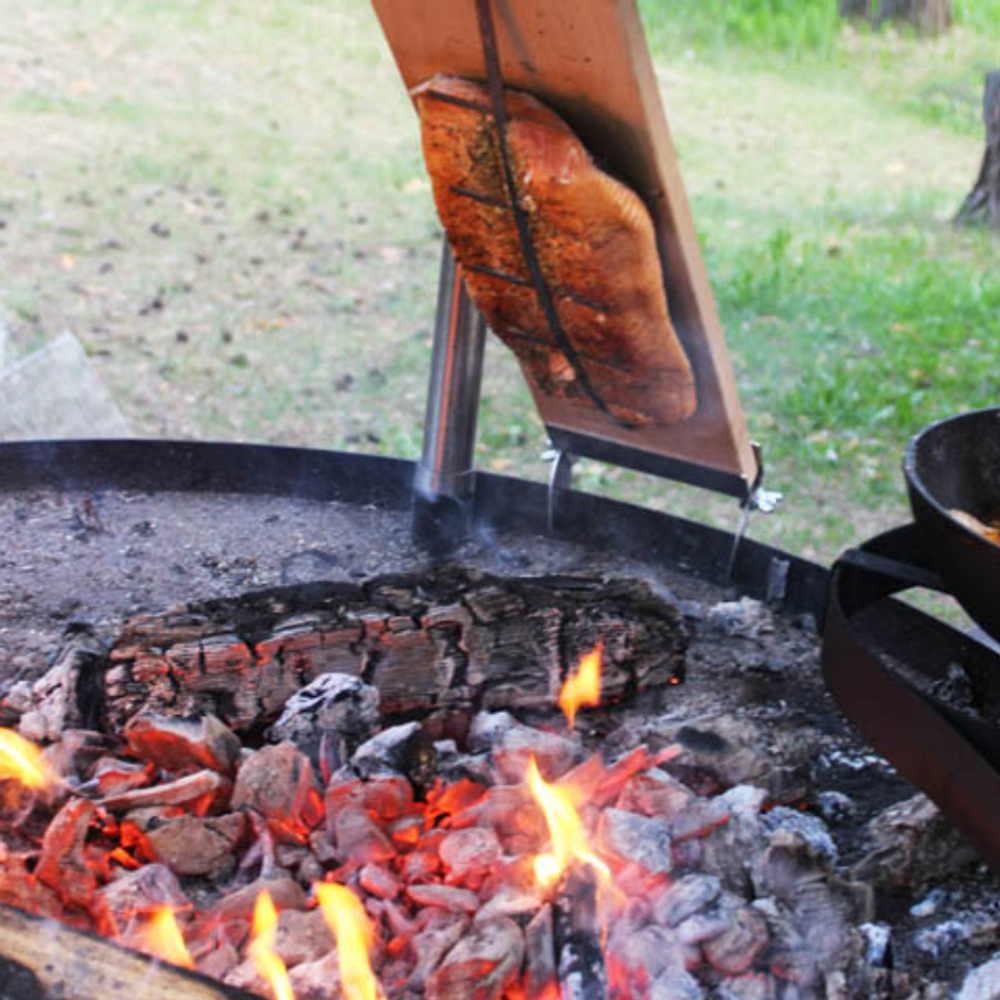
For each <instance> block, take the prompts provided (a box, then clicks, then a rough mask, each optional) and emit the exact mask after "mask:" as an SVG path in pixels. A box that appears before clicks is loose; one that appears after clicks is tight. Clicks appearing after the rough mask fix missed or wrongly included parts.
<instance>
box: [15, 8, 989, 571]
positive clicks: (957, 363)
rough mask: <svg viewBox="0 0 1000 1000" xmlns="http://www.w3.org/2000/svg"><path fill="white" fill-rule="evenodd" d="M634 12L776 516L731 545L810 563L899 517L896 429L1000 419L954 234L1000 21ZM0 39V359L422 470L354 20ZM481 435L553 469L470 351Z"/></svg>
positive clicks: (672, 498)
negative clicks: (884, 23) (405, 461)
mask: <svg viewBox="0 0 1000 1000" xmlns="http://www.w3.org/2000/svg"><path fill="white" fill-rule="evenodd" d="M640 7H641V10H642V14H643V16H644V18H645V20H646V23H647V25H648V28H649V35H650V43H651V48H652V51H653V54H654V58H655V61H656V63H657V69H658V70H659V72H660V76H661V80H662V82H663V89H664V95H665V103H666V108H667V112H668V116H669V119H670V124H671V128H672V132H673V134H674V137H675V141H676V143H677V147H678V150H679V155H680V161H681V168H682V172H683V175H684V178H685V182H686V184H687V187H688V191H689V194H690V198H691V202H692V208H693V212H694V217H695V220H696V223H697V226H698V230H699V234H700V236H701V239H702V241H703V246H704V250H705V254H706V259H707V264H708V270H709V275H710V279H711V282H712V287H713V289H714V291H715V295H716V297H717V300H718V303H719V309H720V313H721V316H722V320H723V325H724V328H725V330H726V332H727V340H728V343H729V347H730V353H731V355H732V358H733V362H734V365H735V367H736V369H737V373H738V380H739V386H740V393H741V397H742V400H743V403H744V408H745V411H746V414H747V419H748V422H749V425H750V430H751V433H752V436H753V437H755V438H756V439H759V440H760V441H761V442H762V444H763V446H764V452H765V460H766V463H767V466H768V470H769V471H768V479H769V483H770V484H771V485H773V486H774V487H776V488H780V489H782V490H783V491H784V492H785V494H786V496H787V503H786V507H785V510H784V512H783V513H781V514H779V515H776V516H775V517H774V518H770V519H766V520H765V519H757V520H755V522H754V525H753V529H752V530H753V532H754V533H755V534H757V535H758V536H759V537H762V538H765V539H767V540H769V541H772V542H775V543H777V544H780V545H782V546H785V547H787V548H788V549H790V550H792V551H796V552H802V553H805V554H808V555H813V556H817V557H819V558H824V559H828V558H831V557H832V556H833V555H835V554H836V552H837V551H838V550H840V549H842V548H843V547H844V546H845V545H847V544H852V543H853V542H856V541H857V540H858V538H859V537H862V536H863V535H865V534H869V533H871V532H872V531H874V530H877V529H879V528H881V527H883V526H885V524H886V523H888V522H890V521H893V520H899V519H901V518H902V517H904V516H905V510H904V502H905V501H904V496H903V489H902V481H901V476H900V474H899V471H898V470H899V461H900V457H901V454H902V448H903V447H904V445H905V442H906V440H907V438H908V437H909V435H910V434H911V433H912V432H913V431H914V430H916V429H917V428H918V427H920V426H921V425H923V424H925V423H927V422H928V421H930V420H933V419H936V418H937V417H939V416H943V415H946V414H948V413H951V412H956V411H958V410H962V409H967V408H971V407H974V406H983V405H989V404H991V403H995V402H997V400H998V397H1000V392H998V390H1000V376H998V375H997V373H998V372H1000V338H998V337H997V336H996V330H997V326H998V321H1000V278H998V269H997V267H996V256H997V251H998V247H997V243H996V241H995V240H994V239H993V238H992V237H990V236H989V235H988V234H984V233H981V232H968V231H954V230H953V229H952V228H951V226H950V225H949V223H948V219H949V217H950V216H951V214H953V213H954V211H955V209H957V207H958V205H959V203H960V202H961V199H962V197H963V196H964V194H965V192H966V191H967V190H968V188H969V186H970V185H971V183H972V181H973V179H974V177H975V173H976V170H977V168H978V163H979V157H980V156H981V152H982V123H981V119H980V114H981V112H980V102H981V93H982V75H983V73H984V72H986V71H987V70H989V69H990V68H994V67H995V66H996V63H997V58H998V52H997V47H996V37H997V36H996V25H997V24H1000V0H976V2H974V0H965V2H961V0H956V17H957V20H958V22H959V23H958V26H957V27H956V29H955V30H954V31H953V32H951V33H950V34H949V35H947V36H945V37H944V38H942V39H932V40H929V39H919V38H916V37H912V36H911V35H909V34H907V33H906V32H898V31H881V32H871V31H868V30H863V29H851V30H845V29H844V27H843V25H842V24H841V23H840V22H839V21H838V19H837V17H836V3H835V0H794V2H793V0H770V2H764V0H671V2H669V3H668V2H666V0H640ZM0 22H2V23H4V25H5V28H7V29H8V30H5V32H4V33H3V36H2V37H0V59H2V60H3V63H4V66H5V67H7V73H8V76H7V77H6V78H5V79H7V80H9V81H10V86H9V87H8V88H6V89H5V90H4V91H3V93H2V94H0V134H3V135H4V136H5V137H7V140H8V141H7V144H6V146H5V153H4V156H3V157H0V186H2V190H3V196H2V200H0V220H2V221H3V224H4V225H3V226H2V227H0V274H2V275H3V278H2V279H0V303H2V304H5V305H6V306H7V307H8V308H9V310H10V311H11V312H12V313H13V316H14V330H13V336H12V338H11V341H12V342H11V345H10V347H11V352H12V353H14V354H15V355H16V354H17V353H25V352H27V351H29V350H31V349H34V348H36V347H38V346H39V345H40V344H43V343H45V342H47V340H49V339H51V337H52V336H54V335H55V334H57V333H58V332H61V331H62V330H64V329H71V330H73V331H74V332H75V333H77V335H78V336H80V338H81V339H82V341H83V342H84V345H85V347H86V348H87V350H88V352H89V353H90V354H91V356H92V358H93V361H94V363H95V365H97V366H98V369H99V372H100V374H101V376H102V378H103V379H104V380H105V381H106V382H107V384H108V385H109V386H110V387H111V389H112V391H113V392H114V394H115V396H116V398H117V399H118V400H119V402H120V405H121V406H122V408H123V410H124V411H125V413H126V415H127V417H128V418H129V419H130V420H131V421H132V424H133V426H134V427H135V429H136V431H137V432H139V433H143V434H150V435H165V436H172V437H175V436H195V437H202V438H225V439H240V440H260V441H273V442H280V443H288V444H300V443H301V444H309V445H319V446H326V447H348V448H351V449H354V450H361V451H375V452H381V453H384V454H397V455H404V456H406V457H411V458H412V457H415V456H416V455H417V454H418V453H419V449H420V440H421V421H422V418H423V396H424V391H425V385H426V376H427V364H428V359H429V346H430V325H431V318H432V313H433V309H434V299H435V289H436V269H437V255H438V245H439V244H438V240H439V227H438V224H437V220H436V217H435V215H434V213H433V208H432V205H431V201H430V195H429V188H428V184H427V181H426V178H425V176H424V172H423V166H422V163H421V159H420V151H419V141H418V135H417V128H416V123H415V120H414V116H413V113H412V109H411V108H410V106H409V103H408V101H407V99H406V96H405V94H404V93H403V88H402V87H401V85H400V82H399V79H398V76H397V74H396V70H395V67H394V65H393V63H392V60H391V56H390V55H389V54H388V52H387V51H386V49H385V46H384V44H383V43H382V42H381V39H380V36H379V33H378V27H377V24H376V22H375V19H374V16H373V14H372V11H371V9H370V7H369V5H368V4H366V3H358V2H357V0H261V2H260V3H259V4H255V5H246V4H240V3H237V2H235V0H223V2H215V0H182V2H179V3H176V4H166V3H162V2H159V0H93V2H92V3H88V4H80V3H78V2H77V0H51V2H50V3H48V4H46V5H43V6H42V7H38V8H37V9H36V8H32V7H31V6H30V5H25V4H19V3H17V2H16V0H0ZM163 225H166V226H167V227H168V228H169V236H162V235H157V234H156V231H155V230H154V227H156V226H159V227H162V226H163ZM160 231H161V232H162V228H161V230H160ZM153 301H159V303H160V304H159V306H158V307H156V308H153V307H151V306H150V303H151V302H153ZM479 427H480V430H479V438H478V460H479V463H480V465H481V466H482V467H485V468H489V469H493V470H496V471H505V472H510V471H515V472H517V473H518V474H521V475H528V476H533V477H538V478H541V477H543V476H545V475H546V473H547V469H546V467H545V466H544V463H543V462H542V461H541V459H540V454H541V452H542V450H543V447H544V440H543V434H542V428H541V426H540V423H539V420H538V417H537V414H536V412H535V409H534V406H533V404H532V401H531V399H530V396H529V394H528V392H527V389H526V387H525V384H524V382H523V380H522V379H521V378H520V375H519V372H518V369H517V366H516V364H515V363H514V361H513V360H512V358H511V357H510V356H509V355H508V354H507V353H506V351H505V350H504V349H503V348H502V347H501V346H500V345H499V344H498V343H496V342H491V343H490V344H489V347H488V351H487V369H486V379H485V384H484V388H483V405H482V410H481V414H480V422H479ZM578 481H579V482H580V483H581V484H582V485H583V486H584V487H585V488H588V489H594V490H597V491H603V492H607V493H610V494H612V495H614V496H617V497H621V498H624V499H628V500H632V501H635V502H639V503H643V504H647V505H649V506H653V507H658V508H667V509H670V510H673V511H678V512H680V513H686V514H689V515H694V516H697V517H701V518H705V519H708V520H712V521H715V522H716V523H719V524H722V525H723V526H725V527H733V526H734V525H735V522H736V517H737V512H736V510H735V506H734V504H733V502H732V501H729V500H717V499H714V498H706V497H704V496H703V495H700V494H697V493H696V492H694V491H690V490H685V489H683V488H680V487H676V486H674V485H672V484H665V483H661V482H656V481H653V480H649V479H646V478H644V477H641V476H637V475H634V474H631V473H626V472H623V471H622V470H619V469H614V468H609V467H606V466H600V465H596V464H594V463H581V465H580V468H579V473H578Z"/></svg>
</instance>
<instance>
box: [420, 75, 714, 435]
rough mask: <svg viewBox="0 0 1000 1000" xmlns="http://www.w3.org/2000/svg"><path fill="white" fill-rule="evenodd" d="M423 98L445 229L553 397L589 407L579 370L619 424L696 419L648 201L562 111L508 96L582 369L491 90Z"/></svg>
mask: <svg viewBox="0 0 1000 1000" xmlns="http://www.w3.org/2000/svg"><path fill="white" fill-rule="evenodd" d="M412 96H413V99H414V101H415V103H416V107H417V112H418V114H419V116H420V122H421V131H422V138H423V150H424V159H425V161H426V164H427V171H428V173H429V174H430V178H431V185H432V187H433V191H434V200H435V203H436V205H437V210H438V215H439V216H440V218H441V224H442V225H443V226H444V229H445V232H446V233H447V236H448V240H449V242H450V243H451V246H452V249H453V250H454V252H455V257H456V259H457V260H458V262H459V263H460V264H461V266H462V269H463V274H464V277H465V281H466V284H467V286H468V288H469V292H470V294H471V296H472V298H473V300H474V301H475V303H476V306H477V308H478V309H479V311H480V312H481V313H482V314H483V316H484V318H485V319H486V322H487V323H488V324H489V326H490V328H491V329H492V330H493V331H494V333H496V334H497V335H498V336H499V337H500V338H501V340H503V342H504V343H505V344H506V345H507V346H508V347H509V348H510V349H511V350H512V351H513V352H514V353H515V354H516V355H517V358H518V360H519V361H520V363H521V366H522V368H523V370H524V372H525V374H526V376H527V377H528V379H529V381H530V382H533V383H534V384H535V386H536V387H537V389H538V390H540V391H541V392H542V393H543V394H545V395H550V396H558V397H562V398H566V399H572V400H577V399H578V400H580V401H581V402H582V403H587V404H588V405H592V403H591V402H590V400H589V398H588V394H587V393H586V391H585V388H584V387H583V386H582V384H581V372H580V370H579V369H580V368H582V369H583V377H584V378H585V379H586V380H587V381H588V382H589V384H590V386H591V387H592V389H593V391H594V392H595V393H596V394H597V396H598V397H599V398H600V399H601V400H602V401H603V403H604V405H605V406H606V408H607V410H608V411H609V413H610V414H611V415H612V416H613V417H614V418H615V419H616V420H618V421H620V422H622V423H625V424H628V425H631V426H646V425H649V424H660V425H666V424H675V423H679V422H680V421H682V420H685V419H687V418H688V417H690V416H691V414H692V413H693V412H694V410H695V407H696V405H697V398H696V393H695V384H694V377H693V375H692V372H691V366H690V364H689V363H688V359H687V356H686V355H685V353H684V348H683V347H682V346H681V343H680V341H679V340H678V338H677V334H676V332H675V331H674V328H673V326H672V324H671V322H670V317H669V314H668V312H667V300H666V294H665V292H664V288H663V275H662V271H661V268H660V259H659V255H658V253H657V248H656V235H655V231H654V228H653V222H652V219H651V218H650V216H649V212H648V211H647V210H646V207H645V205H644V204H643V203H642V200H641V199H640V198H639V197H638V195H636V194H635V192H633V191H632V190H631V189H630V188H628V187H627V186H626V185H624V184H622V183H620V182H619V181H617V180H615V179H614V178H612V177H610V176H609V175H608V174H606V173H604V172H603V171H601V170H600V169H598V168H597V167H596V166H595V165H594V162H593V160H592V159H591V157H590V154H589V153H588V152H587V150H586V149H585V148H584V146H583V144H582V143H581V142H580V140H579V139H578V138H577V137H576V135H575V134H574V133H573V132H572V131H571V129H570V128H569V126H567V125H566V123H565V122H564V121H563V120H562V119H561V118H560V117H559V116H558V115H557V114H556V113H555V112H554V111H552V110H551V109H550V108H548V107H547V106H546V105H544V104H543V103H542V102H541V101H539V100H538V99H537V98H535V97H532V96H531V95H530V94H527V93H525V92H523V91H518V90H513V89H507V90H505V97H506V107H507V115H508V127H507V143H508V149H509V151H510V158H511V165H512V169H513V172H514V176H515V183H516V187H517V191H518V194H519V199H520V204H521V207H522V209H523V210H524V213H525V215H526V217H527V221H528V226H529V228H530V231H531V236H532V241H533V243H534V246H535V250H536V254H537V257H538V260H539V264H540V266H541V270H542V274H543V275H544V278H545V282H546V284H547V286H548V288H549V291H550V292H551V294H552V298H553V301H554V306H555V309H556V312H557V314H558V317H559V321H560V325H561V326H562V329H563V332H564V333H565V336H566V339H567V340H568V341H569V342H570V344H571V345H572V348H573V350H574V351H575V353H576V355H577V357H576V359H575V360H576V364H575V365H574V363H573V362H572V361H571V360H570V359H569V358H567V356H566V354H565V353H564V352H563V351H562V350H561V349H560V345H559V344H558V343H557V340H556V337H555V335H554V334H553V331H552V330H551V329H550V325H549V323H548V321H547V319H546V315H545V312H544V310H543V309H542V307H541V306H540V305H539V302H538V298H537V295H536V292H535V289H534V286H533V285H532V283H531V277H530V274H529V271H528V265H527V262H526V260H525V255H524V252H523V249H522V247H521V242H520V239H519V237H518V231H517V226H516V223H515V219H514V214H513V211H512V210H511V208H510V199H509V197H508V194H507V188H506V184H505V182H504V177H503V168H502V162H501V159H500V147H499V142H498V140H497V135H496V129H495V127H494V124H493V118H492V116H491V114H490V96H489V92H488V91H487V89H486V87H485V86H484V85H482V84H479V83H474V82H472V81H469V80H464V79H459V78H456V77H447V76H435V77H433V78H432V79H431V80H429V81H427V82H426V83H424V84H421V85H420V86H419V87H417V88H415V89H414V90H413V91H412Z"/></svg>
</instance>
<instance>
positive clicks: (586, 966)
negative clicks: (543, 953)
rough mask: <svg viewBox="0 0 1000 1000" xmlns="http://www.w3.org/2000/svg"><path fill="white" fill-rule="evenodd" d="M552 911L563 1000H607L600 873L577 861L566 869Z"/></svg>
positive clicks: (560, 989)
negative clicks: (599, 892) (598, 876)
mask: <svg viewBox="0 0 1000 1000" xmlns="http://www.w3.org/2000/svg"><path fill="white" fill-rule="evenodd" d="M553 909H554V918H555V919H554V925H555V941H556V951H557V954H558V956H559V958H558V976H559V993H560V996H561V997H562V1000H607V995H608V970H607V967H606V965H605V962H604V948H603V945H602V943H601V937H602V935H601V918H600V913H599V909H600V903H599V900H598V885H597V873H596V872H595V871H594V869H593V868H592V867H591V866H590V865H588V864H584V863H583V862H579V861H577V862H574V863H572V864H571V865H570V866H569V867H568V868H567V869H566V871H565V873H564V874H563V877H562V882H561V883H560V885H559V891H558V893H557V894H556V899H555V902H554V907H553Z"/></svg>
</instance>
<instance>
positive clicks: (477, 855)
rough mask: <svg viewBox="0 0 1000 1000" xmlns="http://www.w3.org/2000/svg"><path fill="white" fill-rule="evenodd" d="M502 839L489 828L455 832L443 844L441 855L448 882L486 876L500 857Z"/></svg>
mask: <svg viewBox="0 0 1000 1000" xmlns="http://www.w3.org/2000/svg"><path fill="white" fill-rule="evenodd" d="M500 851H501V848H500V840H499V838H498V837H497V835H496V834H495V833H494V832H493V831H492V830H491V829H489V828H488V827H479V826H473V827H469V829H467V830H454V831H453V832H452V833H449V834H448V835H447V836H446V837H445V838H444V840H442V841H441V847H440V848H439V853H440V855H441V860H442V861H443V862H444V866H445V871H446V872H447V879H448V881H449V882H462V881H464V880H465V879H466V878H468V877H469V876H470V875H483V874H485V871H486V869H488V868H489V867H490V865H491V864H493V862H494V861H496V860H497V858H499V857H500Z"/></svg>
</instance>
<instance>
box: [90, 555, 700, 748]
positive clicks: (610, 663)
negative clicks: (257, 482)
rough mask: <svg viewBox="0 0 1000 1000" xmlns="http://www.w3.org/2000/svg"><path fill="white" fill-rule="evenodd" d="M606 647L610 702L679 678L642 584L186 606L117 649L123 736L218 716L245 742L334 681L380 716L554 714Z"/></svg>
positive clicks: (435, 582)
mask: <svg viewBox="0 0 1000 1000" xmlns="http://www.w3.org/2000/svg"><path fill="white" fill-rule="evenodd" d="M599 637H603V639H604V646H605V657H604V674H603V687H602V697H603V699H604V701H606V702H607V701H616V700H621V699H623V698H625V697H626V696H629V695H631V694H633V693H634V692H636V691H639V690H644V689H648V688H656V687H663V686H665V685H667V684H670V683H676V682H677V681H678V680H680V679H682V678H683V673H684V657H685V652H686V648H687V635H686V632H685V628H684V624H683V620H682V617H681V615H680V613H679V612H678V611H677V609H676V608H675V607H673V606H672V605H671V604H669V603H667V602H666V601H664V600H662V599H660V598H659V597H657V596H656V595H654V594H653V593H652V591H651V590H650V589H649V587H648V586H647V585H646V584H645V583H643V582H641V581H637V580H624V581H621V580H619V581H614V582H612V583H606V582H603V581H601V580H599V579H595V578H593V577H568V576H567V577H538V578H503V579H501V578H493V577H489V576H485V575H480V574H473V573H470V572H466V571H462V570H457V569H452V570H446V571H439V572H438V573H436V574H433V575H429V576H423V577H417V576H392V577H380V578H375V579H371V580H369V581H367V582H364V583H362V584H360V585H357V586H355V585H350V584H328V585H311V586H308V587H299V588H282V589H280V590H274V591H268V592H262V593H257V594H252V595H248V596H246V597H243V598H238V599H233V600H224V601H213V602H208V603H201V604H189V605H186V606H184V607H182V608H180V609H177V610H175V611H172V612H169V613H167V614H163V615H155V616H146V617H142V618H137V619H134V620H133V621H131V622H129V623H128V624H127V625H126V626H125V628H124V629H123V631H122V632H121V634H120V635H119V636H118V637H117V639H116V640H115V641H114V643H113V644H112V648H111V662H112V667H111V669H110V670H109V671H108V672H107V674H106V675H104V676H105V677H106V681H107V690H106V698H107V706H108V716H109V721H110V724H111V727H112V729H114V730H121V729H122V728H124V726H125V725H126V724H127V723H128V721H129V720H130V719H131V718H133V717H134V716H136V715H137V714H139V713H160V714H166V715H204V714H212V715H215V716H218V717H219V718H220V719H222V720H223V721H224V722H226V723H227V724H228V725H230V726H231V727H233V728H235V729H238V730H247V729H251V728H254V727H259V726H261V725H265V724H269V723H272V722H274V721H275V719H276V717H277V715H278V713H279V712H280V711H281V710H282V708H283V707H284V705H285V703H286V702H287V700H288V699H289V698H290V697H291V696H292V695H293V694H295V693H296V692H297V691H298V690H300V689H301V688H302V687H303V685H305V684H307V683H308V682H309V681H311V680H313V679H314V678H315V677H317V676H319V675H320V674H324V673H328V672H331V671H337V672H340V673H344V674H350V675H353V676H357V677H360V678H362V679H363V680H365V681H366V682H367V683H369V684H372V685H374V686H376V687H377V688H378V691H379V695H380V699H381V704H380V709H381V712H382V714H383V716H388V717H390V718H391V717H392V716H394V715H395V716H407V715H408V716H413V715H415V714H417V715H419V714H423V715H426V714H429V713H430V712H432V711H435V710H438V709H443V710H445V711H447V710H449V709H454V708H462V709H464V708H470V707H471V708H487V709H493V708H522V709H523V708H548V707H550V706H551V705H552V704H553V703H554V701H555V698H556V696H557V693H558V690H559V687H560V685H561V683H562V681H563V679H564V678H565V676H566V675H567V673H568V672H569V671H570V670H572V669H573V668H574V667H575V664H576V662H577V660H578V659H579V657H580V656H581V655H582V654H583V653H585V652H587V651H588V650H589V649H590V648H592V647H593V646H594V644H595V643H596V642H597V639H598V638H599Z"/></svg>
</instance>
